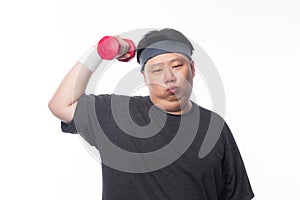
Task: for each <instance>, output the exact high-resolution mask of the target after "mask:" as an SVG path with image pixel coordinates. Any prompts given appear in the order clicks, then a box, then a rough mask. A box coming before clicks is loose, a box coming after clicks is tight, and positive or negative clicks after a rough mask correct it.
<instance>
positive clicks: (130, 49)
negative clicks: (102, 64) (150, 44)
mask: <svg viewBox="0 0 300 200" xmlns="http://www.w3.org/2000/svg"><path fill="white" fill-rule="evenodd" d="M97 52H98V54H99V56H100V57H101V58H103V59H106V60H113V59H115V58H119V57H121V56H122V55H124V54H126V53H129V55H130V57H129V58H127V59H122V60H121V59H120V60H119V61H122V62H128V61H129V60H131V59H132V58H133V57H134V56H135V44H134V42H133V41H132V40H129V39H123V38H121V37H120V36H105V37H103V38H102V39H101V40H100V41H99V43H98V46H97Z"/></svg>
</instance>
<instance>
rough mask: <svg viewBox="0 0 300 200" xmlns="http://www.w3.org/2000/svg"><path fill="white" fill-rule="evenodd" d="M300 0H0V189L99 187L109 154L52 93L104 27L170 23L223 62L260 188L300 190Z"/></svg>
mask: <svg viewBox="0 0 300 200" xmlns="http://www.w3.org/2000/svg"><path fill="white" fill-rule="evenodd" d="M299 11H300V3H299V1H296V0H284V1H283V0H272V1H271V0H252V1H240V0H235V1H234V0H231V1H221V0H219V1H216V0H211V1H191V0H185V1H178V0H165V1H158V0H151V1H141V0H127V1H116V0H109V1H99V0H98V1H96V0H84V1H83V0H73V1H66V0H60V1H37V0H28V1H20V0H19V1H18V0H15V1H6V3H4V2H3V1H2V2H1V5H0V21H1V31H0V33H1V37H0V51H1V52H0V53H1V54H0V55H1V65H2V66H1V72H0V81H1V83H0V87H1V88H0V89H1V104H0V117H1V138H0V159H1V160H0V162H1V163H0V188H1V189H0V190H1V192H0V199H5V200H11V199H34V200H35V199H44V200H47V199H51V200H53V199H56V200H66V199H74V200H75V199H76V200H77V199H101V194H102V193H101V192H102V191H101V187H102V185H101V165H100V164H99V162H97V161H96V160H95V159H93V158H92V156H91V155H90V154H89V153H88V152H87V151H86V149H85V148H84V146H83V145H82V143H81V141H80V140H79V137H78V136H75V135H70V134H63V133H61V130H60V121H59V120H58V119H56V118H55V117H54V116H52V115H51V113H50V111H49V110H48V107H47V104H48V101H49V100H50V98H51V96H52V94H53V93H54V91H55V89H56V88H57V87H58V85H59V83H60V81H61V80H62V78H63V77H64V75H65V74H66V73H67V72H68V70H69V69H70V68H71V67H72V66H73V64H74V63H75V61H76V60H77V58H78V57H79V56H80V55H81V53H83V52H84V51H85V50H86V49H87V47H88V46H90V45H92V44H95V43H96V42H98V40H99V39H100V38H101V37H102V36H104V35H116V34H119V33H124V32H127V31H131V30H135V29H141V28H164V27H171V28H175V29H178V30H180V31H181V32H183V33H184V34H186V35H187V36H188V37H189V38H192V39H193V40H194V41H196V42H197V44H199V45H200V46H201V47H202V48H203V49H204V50H205V52H206V53H207V54H208V55H209V57H210V58H211V59H212V61H213V62H214V64H215V66H216V68H217V70H218V72H219V75H220V77H221V79H222V82H223V86H224V89H225V94H226V113H225V119H226V121H227V122H228V124H229V126H230V128H231V130H232V132H233V134H234V136H235V139H236V141H237V143H238V145H239V148H240V151H241V153H242V156H243V159H244V162H245V165H246V168H247V172H248V175H249V178H250V181H251V184H252V187H253V190H254V193H255V195H256V197H255V199H258V200H260V199H262V200H266V199H270V200H282V199H291V200H292V199H298V198H299V191H298V190H299V188H298V187H299V182H300V173H299V169H300V156H299V153H300V148H299V146H300V145H299V140H300V136H299V134H300V132H299V128H298V125H299V124H300V120H299V112H300V106H299V102H300V94H299V85H300V80H299V78H298V77H299V67H300V59H299V58H300V26H299V25H300V12H299ZM124 66H125V65H124ZM200 67H201V66H200ZM121 72H122V71H115V72H114V73H115V75H116V77H118V76H122V73H121ZM197 78H201V77H197ZM198 82H199V84H200V85H198V86H196V88H197V90H198V89H199V90H202V91H203V93H202V95H203V97H202V98H200V99H199V104H200V105H202V106H204V107H207V108H210V106H211V103H210V102H209V95H208V93H207V92H205V90H207V88H205V87H207V86H205V85H202V86H203V87H202V86H201V81H199V80H198ZM107 84H109V83H107ZM107 84H106V85H107ZM200 93H201V92H200ZM207 95H208V96H207ZM202 99H203V101H202ZM116 189H117V188H116Z"/></svg>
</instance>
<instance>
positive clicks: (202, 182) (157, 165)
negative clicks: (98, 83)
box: [61, 95, 254, 200]
mask: <svg viewBox="0 0 300 200" xmlns="http://www.w3.org/2000/svg"><path fill="white" fill-rule="evenodd" d="M212 116H214V118H215V119H217V120H216V121H218V122H223V126H221V129H219V130H220V134H217V133H216V134H215V135H213V136H212V137H208V138H206V136H207V133H209V131H208V130H213V131H214V130H216V131H215V132H218V128H216V127H217V126H219V125H215V124H214V123H211V122H212V119H213V118H212ZM61 126H62V131H63V132H69V133H79V134H80V135H81V136H82V137H83V138H84V139H85V140H86V141H87V142H88V143H89V144H91V145H92V146H95V147H96V148H97V149H98V150H99V152H100V156H101V161H102V176H103V188H102V191H103V195H102V199H103V200H120V199H122V200H127V199H128V200H156V199H157V200H183V199H185V200H196V199H197V200H249V199H252V198H253V197H254V194H253V191H252V189H251V185H250V182H249V179H248V176H247V172H246V169H245V166H244V163H243V160H242V157H241V155H240V152H239V149H238V146H237V144H236V143H235V140H234V137H233V135H232V133H231V131H230V129H229V127H228V125H227V124H226V122H225V121H224V120H223V119H222V118H221V117H220V116H219V115H217V114H216V113H214V112H212V111H209V110H207V109H205V108H203V107H201V106H198V105H196V104H195V103H193V106H192V109H191V110H190V111H189V112H187V113H186V114H183V115H172V114H166V113H165V112H163V111H162V110H160V109H159V108H157V107H156V106H154V105H153V104H152V102H151V100H150V97H149V96H146V97H139V96H135V97H128V96H122V95H97V96H96V95H83V96H81V97H80V98H79V100H78V103H77V107H76V111H75V115H74V119H73V121H72V122H71V123H69V124H66V123H64V122H62V123H61ZM195 128H196V129H195ZM151 134H152V135H151ZM213 134H214V133H213ZM209 138H210V140H211V141H210V143H211V144H212V143H213V142H212V141H213V140H214V139H215V143H213V144H214V145H213V146H212V148H211V149H210V150H209V151H207V154H205V156H202V157H201V156H199V151H200V149H201V147H203V146H205V144H206V143H209V142H208V141H209ZM174 141H175V142H174ZM109 143H110V144H113V145H111V146H114V148H109ZM169 144H172V145H169ZM167 145H169V147H170V148H169V150H168V151H159V150H161V149H164V147H166V146H167ZM202 145H203V146H202ZM177 147H178V148H177ZM170 149H173V150H172V151H170ZM124 152H127V154H125V153H124ZM148 153H153V154H151V156H152V157H151V156H150V155H149V154H148ZM154 153H160V154H155V155H156V156H157V155H160V157H155V156H154ZM118 156H119V157H118ZM137 156H139V157H137ZM176 156H177V157H176ZM139 158H141V159H139ZM151 159H152V160H151ZM141 160H144V161H145V163H143V164H141ZM168 162H169V163H168ZM136 163H139V164H138V165H137V164H136ZM162 163H164V164H163V165H162ZM147 166H148V168H147ZM145 169H148V171H147V170H145Z"/></svg>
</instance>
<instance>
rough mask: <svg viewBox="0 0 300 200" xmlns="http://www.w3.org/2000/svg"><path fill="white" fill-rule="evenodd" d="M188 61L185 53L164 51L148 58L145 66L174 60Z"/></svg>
mask: <svg viewBox="0 0 300 200" xmlns="http://www.w3.org/2000/svg"><path fill="white" fill-rule="evenodd" d="M185 61H187V62H188V59H187V57H186V56H185V55H182V54H180V53H165V54H160V55H157V56H155V57H153V58H151V59H149V60H148V62H147V63H146V65H145V66H147V67H153V66H157V65H164V64H166V63H168V64H169V63H174V62H185Z"/></svg>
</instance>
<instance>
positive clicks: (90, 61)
mask: <svg viewBox="0 0 300 200" xmlns="http://www.w3.org/2000/svg"><path fill="white" fill-rule="evenodd" d="M101 61H102V58H101V57H100V56H99V54H98V52H97V49H96V48H94V47H90V48H89V49H88V50H87V51H86V52H85V53H84V54H83V55H82V56H81V57H80V58H79V59H78V62H80V63H81V64H83V65H84V66H85V67H86V68H88V69H89V70H90V71H92V72H94V71H95V70H96V69H97V67H98V65H99V64H100V63H101Z"/></svg>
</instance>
